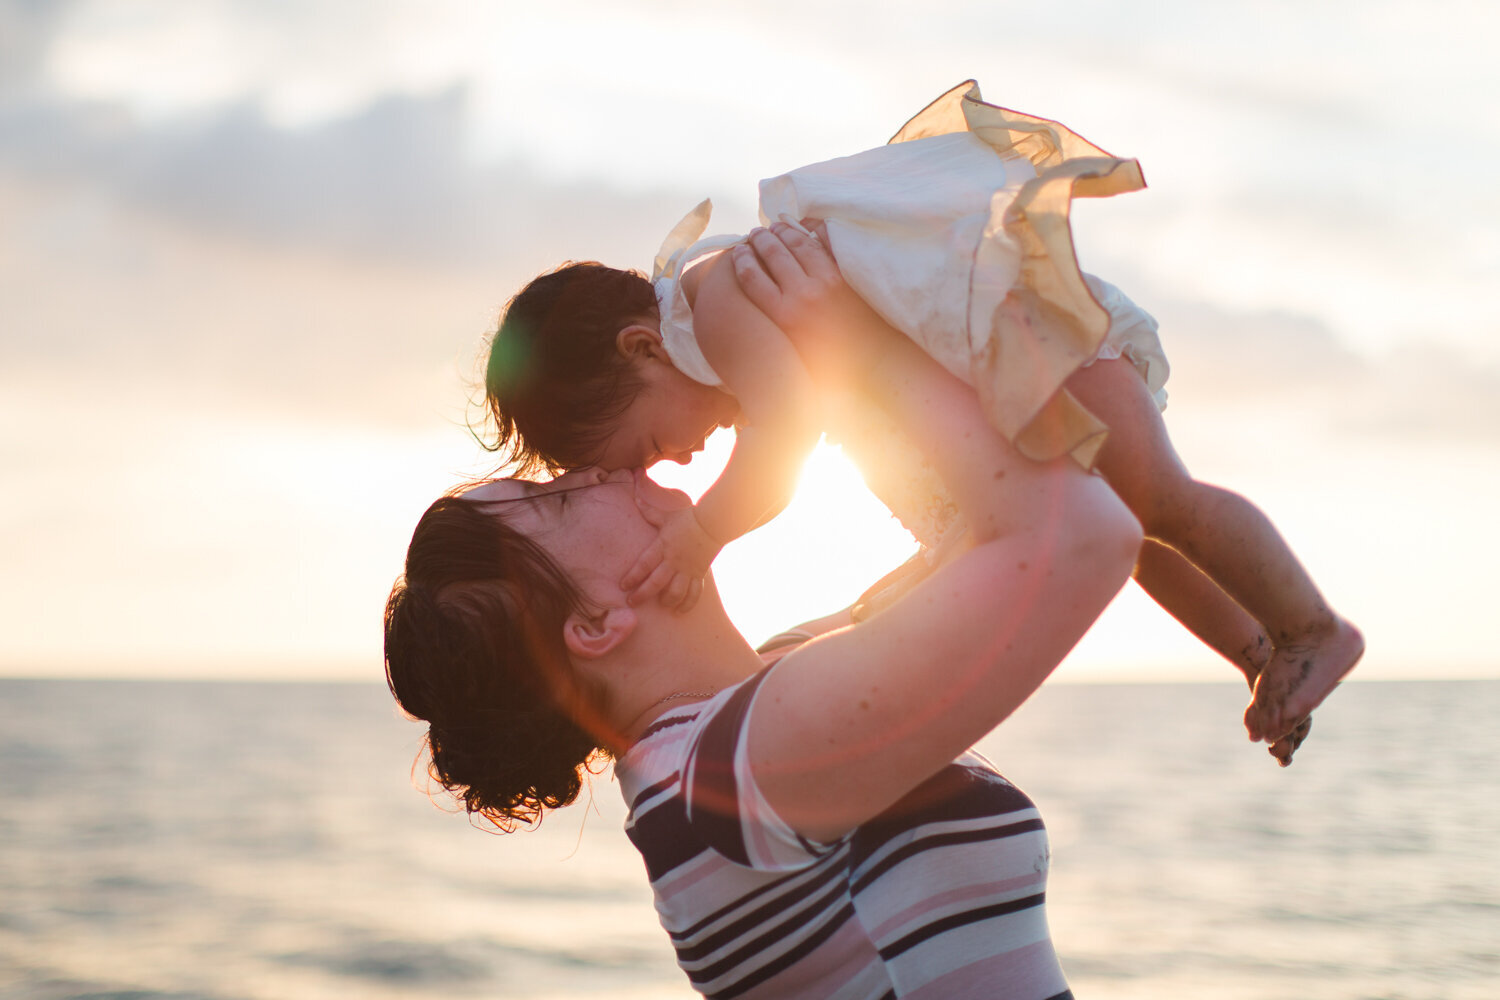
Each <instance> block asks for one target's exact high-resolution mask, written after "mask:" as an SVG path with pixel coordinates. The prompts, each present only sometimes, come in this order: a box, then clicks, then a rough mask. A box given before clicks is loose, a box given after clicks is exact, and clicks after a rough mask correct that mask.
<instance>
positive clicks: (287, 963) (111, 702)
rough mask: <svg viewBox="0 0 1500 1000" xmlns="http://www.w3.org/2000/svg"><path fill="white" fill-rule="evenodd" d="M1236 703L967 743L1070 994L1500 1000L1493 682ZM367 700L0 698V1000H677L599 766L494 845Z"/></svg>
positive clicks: (1140, 713) (1045, 726)
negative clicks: (1295, 716)
mask: <svg viewBox="0 0 1500 1000" xmlns="http://www.w3.org/2000/svg"><path fill="white" fill-rule="evenodd" d="M1243 701H1244V695H1243V693H1242V689H1237V688H1235V687H1232V686H1229V685H1227V684H1226V685H1223V686H1218V685H1143V686H1067V685H1060V686H1054V687H1052V688H1048V689H1046V690H1044V691H1042V692H1041V693H1040V694H1039V695H1038V696H1037V697H1036V698H1035V699H1033V701H1032V702H1031V703H1030V704H1028V705H1027V706H1026V707H1025V708H1024V709H1023V710H1022V711H1021V712H1020V713H1019V714H1018V715H1017V716H1016V717H1015V718H1013V719H1011V720H1010V721H1009V722H1007V723H1006V724H1005V725H1004V726H1002V727H1001V729H1000V730H999V732H998V733H997V734H995V735H994V736H992V737H991V738H990V739H988V740H986V741H985V743H983V744H981V748H982V749H983V750H984V751H985V752H987V753H988V754H989V755H990V756H991V757H992V759H994V760H995V761H996V762H997V763H998V764H999V765H1000V768H1001V770H1003V771H1004V772H1006V774H1007V775H1008V776H1009V777H1011V779H1012V780H1014V781H1015V782H1016V783H1017V784H1019V785H1021V787H1023V788H1025V789H1026V790H1027V791H1028V792H1029V793H1030V794H1031V796H1032V797H1033V798H1034V799H1036V801H1037V803H1038V805H1039V806H1040V807H1041V809H1042V812H1043V814H1044V816H1045V817H1046V820H1047V824H1048V827H1049V829H1050V831H1051V836H1052V851H1053V874H1052V881H1051V886H1050V888H1049V892H1048V897H1049V907H1050V913H1051V920H1052V928H1053V934H1054V937H1055V939H1056V941H1057V945H1058V950H1059V952H1060V953H1061V954H1062V957H1063V963H1064V966H1065V967H1066V969H1067V971H1068V975H1069V978H1070V980H1071V984H1072V986H1073V989H1074V992H1075V993H1076V994H1077V995H1078V996H1079V998H1080V1000H1089V998H1109V1000H1114V998H1132V1000H1134V998H1146V997H1150V998H1155V1000H1162V998H1193V1000H1266V998H1271V997H1277V998H1281V997H1295V998H1299V1000H1355V998H1369V1000H1374V998H1381V1000H1398V998H1399V1000H1418V998H1423V1000H1427V998H1431V1000H1493V998H1495V997H1500V725H1497V721H1496V720H1497V719H1500V682H1446V683H1359V682H1354V683H1350V684H1348V685H1345V686H1344V687H1343V688H1342V689H1341V690H1340V691H1339V692H1338V693H1337V694H1336V695H1335V697H1334V698H1333V700H1332V701H1331V702H1330V703H1329V704H1328V705H1326V706H1324V708H1323V709H1322V710H1320V711H1319V713H1318V715H1317V724H1316V726H1315V728H1314V730H1313V736H1312V739H1311V740H1310V741H1309V742H1308V744H1307V745H1306V746H1305V747H1304V748H1303V750H1302V752H1301V753H1300V755H1299V757H1298V760H1297V763H1296V764H1294V765H1293V766H1292V768H1291V769H1289V770H1286V771H1282V770H1280V769H1278V768H1277V767H1276V766H1275V765H1274V764H1273V763H1272V762H1271V760H1270V758H1269V757H1267V756H1265V754H1264V752H1263V751H1261V750H1259V749H1258V748H1256V747H1254V746H1252V745H1250V744H1249V743H1247V742H1245V741H1244V740H1243V738H1242V737H1241V735H1240V729H1239V725H1238V721H1237V720H1238V717H1239V711H1240V707H1241V704H1242V702H1243ZM420 732H421V730H420V729H419V728H418V727H417V726H415V725H413V724H411V723H408V722H405V721H403V720H401V719H399V718H398V717H397V716H396V714H395V710H394V707H393V705H392V704H391V702H390V699H389V697H388V696H387V695H386V693H385V692H384V690H383V689H381V688H377V687H374V686H369V687H366V686H356V685H292V684H244V685H232V684H209V683H157V682H102V681H23V680H0V997H3V998H6V1000H10V998H27V1000H31V998H36V1000H63V998H74V1000H83V998H88V1000H106V998H108V1000H188V998H205V1000H314V998H325V997H326V998H333V997H338V998H349V997H355V998H371V1000H383V998H391V1000H395V998H409V1000H418V998H429V997H430V998H439V997H441V998H444V1000H451V998H453V997H458V996H461V997H475V998H478V997H507V998H542V997H548V998H579V997H613V998H626V1000H629V998H646V997H651V998H679V1000H681V998H686V997H689V996H691V995H692V994H691V993H690V991H689V990H688V989H687V987H686V981H685V980H684V979H683V978H682V977H681V974H680V973H679V972H678V971H677V969H676V967H675V966H674V965H673V964H672V958H671V953H670V949H669V948H668V946H667V942H666V939H665V936H664V935H663V933H662V932H661V930H660V928H659V927H658V926H657V924H656V920H655V915H654V913H653V911H652V909H651V903H650V894H649V892H648V890H647V888H646V884H645V877H644V872H643V869H642V867H641V864H640V862H639V861H638V860H637V858H636V856H635V854H634V852H633V850H632V848H631V847H630V845H629V843H628V842H627V841H626V840H625V838H624V835H623V834H622V833H621V832H620V820H621V817H622V815H623V808H622V806H621V804H620V802H619V801H618V799H619V793H618V790H617V789H616V788H615V786H614V785H613V784H612V783H611V782H610V781H609V780H608V778H607V777H606V778H601V779H599V780H598V781H597V782H596V785H595V789H594V793H593V803H592V804H591V805H589V806H587V807H575V808H573V809H570V810H567V811H564V812H562V813H559V814H557V815H555V816H553V817H551V818H550V819H549V820H548V821H547V822H546V823H545V824H544V825H543V827H542V829H541V830H540V831H538V832H535V833H530V834H518V835H514V836H509V837H495V836H489V835H486V834H484V833H481V832H479V831H478V830H475V829H473V828H472V827H470V826H469V825H468V823H467V822H466V821H465V819H464V818H462V817H460V816H456V815H449V814H447V813H444V812H442V811H440V810H439V809H438V808H436V807H435V806H434V805H433V804H431V803H430V802H429V801H428V800H427V799H426V798H425V797H424V796H423V795H422V794H421V793H419V792H418V791H415V790H414V789H413V772H412V762H413V759H414V757H415V754H416V751H417V746H418V740H419V737H420Z"/></svg>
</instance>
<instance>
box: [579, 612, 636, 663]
mask: <svg viewBox="0 0 1500 1000" xmlns="http://www.w3.org/2000/svg"><path fill="white" fill-rule="evenodd" d="M635 623H636V616H635V611H634V610H633V609H631V608H610V609H609V610H607V611H605V612H604V614H602V615H599V616H598V617H596V618H587V617H584V616H583V615H580V614H579V613H578V612H576V611H575V612H573V613H572V614H570V615H568V618H567V621H565V622H563V645H565V646H566V647H567V649H568V652H569V653H571V654H573V655H574V656H576V657H578V658H579V659H580V660H597V659H598V658H599V657H601V656H603V655H604V654H606V653H608V652H609V651H610V650H612V649H614V648H615V647H616V646H618V645H620V643H622V642H624V641H625V640H626V639H628V638H629V637H630V635H631V633H633V632H634V631H635Z"/></svg>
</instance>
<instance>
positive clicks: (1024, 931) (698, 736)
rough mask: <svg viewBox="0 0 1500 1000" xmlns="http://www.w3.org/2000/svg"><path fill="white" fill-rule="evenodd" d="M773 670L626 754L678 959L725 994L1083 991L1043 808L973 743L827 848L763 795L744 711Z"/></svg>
mask: <svg viewBox="0 0 1500 1000" xmlns="http://www.w3.org/2000/svg"><path fill="white" fill-rule="evenodd" d="M764 677H765V671H762V672H761V673H759V674H756V675H755V676H754V677H752V678H750V679H749V680H746V681H744V682H743V683H741V684H738V685H735V686H734V687H731V688H728V689H727V690H725V691H723V692H720V693H719V694H718V695H716V696H715V697H714V698H713V699H712V700H711V701H707V702H702V703H699V704H697V705H693V706H690V707H687V708H684V709H680V710H677V711H673V712H668V713H667V714H666V715H664V716H663V717H662V718H660V719H658V720H657V721H656V722H655V723H654V724H653V725H652V726H651V727H650V729H648V730H647V731H646V733H645V734H644V735H643V736H642V737H641V739H640V740H639V741H638V742H637V743H636V744H635V745H634V746H633V747H632V748H631V749H630V750H629V751H628V752H627V753H626V754H625V755H624V756H623V757H622V758H621V759H620V760H619V761H618V762H617V763H616V774H617V776H618V778H619V781H620V786H621V789H622V791H623V792H624V794H625V798H626V802H627V803H628V805H629V813H628V815H627V817H626V821H625V828H626V832H627V834H628V835H629V837H630V839H631V841H632V842H633V843H634V844H635V846H636V848H637V849H638V850H639V851H640V852H641V856H642V857H643V859H644V860H645V863H646V870H647V874H648V876H649V878H650V880H651V888H652V890H653V893H654V895H655V897H656V909H657V912H658V914H659V915H660V917H661V922H662V926H663V927H664V928H665V929H666V931H667V934H668V936H669V937H670V938H671V941H672V946H673V947H674V948H675V949H676V952H677V962H678V965H680V966H681V968H682V970H683V971H684V972H685V973H687V977H688V979H689V980H690V981H691V983H692V985H693V987H694V988H695V989H696V990H698V992H699V993H701V994H703V995H704V996H707V997H713V998H720V1000H731V998H740V1000H763V998H776V1000H797V998H808V1000H814V998H816V1000H895V998H921V1000H939V998H942V1000H964V998H981V997H982V998H1004V1000H1070V998H1071V997H1072V994H1071V993H1070V992H1069V991H1068V988H1067V984H1066V982H1065V980H1064V978H1063V973H1062V968H1061V966H1060V965H1059V964H1058V960H1057V955H1056V953H1055V952H1054V950H1053V947H1052V940H1051V937H1050V935H1049V933H1048V930H1047V919H1046V912H1045V908H1044V906H1043V899H1044V890H1045V887H1046V879H1047V865H1048V849H1047V837H1046V832H1045V830H1044V829H1043V826H1042V820H1041V816H1040V814H1039V813H1038V812H1037V809H1036V806H1035V805H1033V804H1032V802H1031V800H1030V799H1028V798H1027V797H1026V795H1025V794H1024V793H1022V792H1021V791H1020V789H1018V788H1016V787H1015V786H1014V785H1012V784H1010V783H1009V782H1008V781H1006V780H1005V779H1004V778H1003V777H1001V775H1000V774H999V772H997V771H996V770H995V768H994V766H993V765H991V764H990V763H989V762H988V761H986V760H985V759H984V758H983V757H981V756H979V755H978V754H976V753H973V752H972V751H971V752H969V753H966V754H964V755H963V756H961V757H960V758H959V759H958V760H955V761H954V762H952V763H951V764H949V765H947V766H946V767H944V768H943V769H942V770H940V771H939V772H938V773H937V774H934V775H933V776H932V777H931V778H929V779H928V780H927V781H926V782H924V783H923V784H922V785H920V786H918V787H917V788H916V789H914V790H912V791H911V792H910V793H908V794H907V795H906V796H905V797H904V798H903V799H902V800H901V801H900V802H898V803H896V804H895V805H893V806H892V807H891V808H889V809H887V810H886V811H885V812H883V813H882V814H880V815H879V816H876V817H875V818H874V819H871V820H870V821H868V822H866V823H865V824H864V825H862V826H860V827H859V828H858V829H856V830H854V831H852V832H851V833H849V834H846V835H845V836H844V837H842V838H840V839H839V840H838V841H836V842H834V843H830V844H821V843H815V842H812V841H809V840H807V839H805V838H803V837H800V836H799V835H798V834H797V833H796V832H795V831H794V830H792V829H791V828H790V827H788V826H787V825H786V824H785V823H784V822H783V821H782V820H781V819H780V817H778V816H777V815H776V814H775V813H774V812H773V811H772V810H771V809H770V808H769V806H768V805H767V804H766V803H765V801H764V799H763V798H762V797H761V795H760V792H759V789H758V788H757V787H756V785H755V783H754V780H753V776H752V774H751V773H750V769H749V766H748V758H747V756H746V749H745V743H746V740H745V732H746V728H747V727H746V721H747V719H748V718H749V715H750V712H751V711H753V709H754V703H755V693H756V691H757V689H758V688H759V685H760V682H761V680H762V679H763V678H764Z"/></svg>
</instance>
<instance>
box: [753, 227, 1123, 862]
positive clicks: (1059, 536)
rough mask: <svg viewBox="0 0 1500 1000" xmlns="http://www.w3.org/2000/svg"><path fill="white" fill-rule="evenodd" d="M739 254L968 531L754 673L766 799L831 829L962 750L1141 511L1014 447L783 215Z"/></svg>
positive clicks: (1031, 686) (808, 830)
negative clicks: (923, 567)
mask: <svg viewBox="0 0 1500 1000" xmlns="http://www.w3.org/2000/svg"><path fill="white" fill-rule="evenodd" d="M753 245H754V247H755V253H749V252H748V251H740V252H738V253H737V254H736V256H735V268H736V274H737V276H738V278H739V280H740V283H741V286H742V287H743V288H744V290H745V293H746V295H747V296H748V297H749V298H750V299H751V301H753V302H754V303H755V304H756V305H757V307H758V308H760V309H761V310H762V311H763V312H764V313H765V314H766V315H767V316H768V317H769V318H770V319H771V320H772V321H773V322H775V323H776V324H777V325H778V326H780V327H781V328H782V329H783V330H784V331H785V332H786V333H787V335H788V336H789V337H790V338H791V339H792V341H793V343H794V344H796V346H797V348H798V350H799V352H801V353H802V355H803V358H804V360H805V361H806V363H807V366H808V368H809V370H810V371H811V372H812V374H813V377H814V378H815V379H819V380H822V381H826V382H827V383H837V384H838V385H839V388H841V389H844V388H852V389H854V390H855V391H862V392H865V393H868V394H870V395H871V396H872V397H873V398H874V399H877V400H879V401H881V403H882V405H884V406H886V407H887V408H888V409H889V410H890V412H891V413H892V414H893V415H894V416H895V417H896V418H897V419H898V420H899V421H900V422H901V423H902V424H903V425H904V426H905V428H906V429H907V430H908V431H909V432H910V434H911V436H912V439H913V440H914V441H915V442H917V444H918V445H919V446H920V447H921V448H923V450H924V451H925V452H926V453H927V454H928V455H929V456H930V457H931V459H932V461H933V463H934V465H935V467H936V468H937V470H938V473H939V475H941V476H942V477H943V479H944V480H945V482H946V483H947V485H948V487H949V489H950V491H951V493H952V495H953V497H954V499H955V501H956V503H957V504H958V507H959V509H960V511H961V512H962V513H963V514H964V516H965V517H966V519H967V520H968V522H969V524H970V526H971V530H972V532H973V538H974V542H975V545H974V548H973V549H972V550H970V551H969V552H968V553H966V554H964V555H963V556H960V557H959V558H957V559H955V560H954V561H953V562H952V563H950V564H949V565H948V566H946V567H944V568H943V569H941V570H939V571H938V572H936V573H934V574H933V575H932V576H931V577H929V578H928V579H927V580H924V581H923V582H922V583H921V584H919V585H918V586H917V587H915V588H914V589H913V590H912V591H911V593H909V594H908V595H907V596H906V597H904V598H903V599H902V600H900V601H898V602H897V603H896V604H895V605H893V606H892V607H891V608H889V609H887V610H886V611H884V612H881V613H880V614H878V615H876V616H875V617H874V618H872V619H871V620H870V621H868V622H866V623H864V624H862V625H859V626H856V627H854V628H850V629H845V630H843V631H840V632H836V633H833V634H831V635H828V636H826V637H823V638H821V639H818V640H815V641H813V642H810V643H808V644H807V645H806V646H805V647H803V648H802V649H800V650H798V651H797V652H795V653H793V654H791V655H789V656H788V657H787V658H786V659H785V660H783V661H782V662H781V663H780V664H778V665H777V666H776V667H775V668H774V669H773V670H772V671H771V673H770V675H769V676H768V677H767V678H766V680H765V682H764V683H763V685H762V687H761V689H760V691H759V693H758V696H757V701H756V707H755V709H754V711H753V713H752V715H751V718H750V722H749V730H748V740H749V742H748V751H749V755H750V764H751V767H752V769H753V772H754V774H755V777H756V780H757V783H758V784H759V786H760V789H761V792H762V794H764V796H765V798H766V801H767V803H768V804H769V805H770V806H771V808H772V809H774V810H775V811H776V812H777V813H778V814H779V815H780V816H781V817H782V818H783V819H784V820H786V822H787V823H788V824H790V825H791V827H792V828H793V829H795V830H796V831H797V832H799V833H801V834H802V835H804V836H807V837H810V838H812V839H815V840H825V841H826V840H832V839H835V838H837V837H838V836H840V835H842V834H843V833H845V832H847V831H849V830H851V829H853V828H854V827H855V826H857V825H858V824H860V823H861V822H863V821H865V820H867V819H870V818H872V817H873V816H875V815H876V814H878V813H879V812H881V811H882V810H884V809H885V808H886V807H887V806H889V805H891V804H892V803H894V802H895V801H896V800H897V799H899V798H900V797H901V796H902V795H904V794H905V793H906V792H908V791H909V790H911V789H912V788H914V787H915V786H916V785H918V784H919V783H921V782H922V781H923V780H924V779H926V778H927V777H929V776H930V775H932V774H934V773H935V772H936V771H937V770H939V769H940V768H941V767H943V766H944V765H945V764H947V763H948V762H949V761H951V760H952V759H953V758H955V757H956V756H957V755H958V754H960V753H962V752H963V751H964V750H965V749H967V748H968V747H969V746H971V745H972V744H973V743H974V742H975V741H976V740H978V739H979V738H980V737H982V736H983V735H984V734H985V733H987V732H989V731H990V730H991V729H993V728H994V727H995V726H996V725H997V724H998V723H999V722H1000V721H1001V720H1003V719H1004V718H1005V717H1006V716H1007V715H1009V714H1010V713H1011V712H1012V711H1014V710H1015V709H1016V708H1017V707H1018V706H1019V705H1020V704H1021V703H1022V702H1023V701H1025V700H1026V699H1027V698H1028V697H1029V696H1030V695H1031V693H1032V692H1033V691H1035V690H1036V688H1037V687H1038V686H1039V685H1040V684H1041V683H1042V681H1043V680H1045V679H1046V677H1047V675H1048V674H1049V673H1051V671H1052V670H1053V669H1054V668H1055V667H1056V666H1057V664H1058V663H1059V662H1060V661H1061V660H1062V658H1063V657H1064V656H1065V655H1066V654H1067V653H1068V651H1069V650H1070V649H1071V648H1072V647H1073V645H1074V644H1075V643H1076V642H1077V641H1078V639H1079V638H1080V637H1081V636H1082V635H1083V633H1084V632H1085V631H1086V630H1087V629H1088V627H1089V626H1090V625H1091V624H1092V623H1093V621H1094V619H1095V618H1096V617H1097V616H1098V615H1099V613H1100V612H1101V611H1102V610H1103V609H1104V607H1105V605H1107V604H1108V603H1109V601H1110V600H1111V599H1112V598H1113V596H1114V595H1115V593H1116V592H1117V591H1118V590H1119V589H1120V587H1121V586H1123V585H1124V583H1125V581H1126V580H1127V579H1128V578H1129V575H1130V570H1131V567H1132V565H1133V564H1134V561H1135V555H1136V551H1137V549H1138V547H1139V545H1140V541H1141V533H1140V526H1139V525H1138V524H1137V523H1136V521H1135V519H1134V518H1133V517H1132V516H1131V515H1130V513H1129V512H1128V511H1127V510H1126V509H1125V507H1124V506H1123V504H1121V503H1120V501H1119V500H1118V499H1117V498H1116V497H1115V495H1114V494H1113V493H1112V492H1111V491H1110V489H1109V487H1108V486H1107V485H1106V484H1105V483H1104V482H1103V481H1102V480H1101V479H1099V478H1098V477H1096V476H1092V475H1089V474H1088V473H1086V472H1084V471H1083V470H1082V469H1080V468H1079V467H1078V466H1077V465H1076V464H1074V463H1073V462H1072V461H1071V460H1068V459H1061V460H1058V461H1056V462H1052V463H1049V464H1046V465H1040V464H1036V463H1033V462H1030V461H1028V460H1026V459H1024V458H1022V457H1021V456H1020V455H1019V454H1018V453H1017V452H1016V451H1015V450H1014V449H1013V448H1012V447H1011V445H1010V444H1009V442H1007V441H1006V440H1005V439H1004V438H1002V437H1001V436H1000V435H999V434H998V433H997V432H995V430H994V429H993V428H992V427H991V426H990V425H989V423H988V422H987V421H986V419H985V417H984V415H983V413H982V412H981V410H980V406H979V402H978V399H977V397H976V395H975V393H974V391H973V390H972V389H971V388H970V387H969V386H967V385H965V384H964V383H962V382H961V381H959V380H958V379H956V378H954V377H953V376H952V375H951V374H949V373H948V372H947V371H945V370H944V369H943V368H942V367H941V366H940V365H938V364H937V363H936V362H934V361H933V360H932V359H931V358H929V357H928V356H927V355H926V354H925V353H923V352H922V351H921V350H920V349H919V348H917V347H916V345H914V344H913V343H912V342H911V341H910V340H909V339H908V338H906V337H904V336H901V335H900V334H899V333H897V332H896V331H894V330H892V329H891V328H890V327H889V326H888V325H886V324H885V323H884V321H882V320H881V319H880V318H879V317H878V316H877V315H876V314H875V313H874V312H873V311H871V310H870V309H869V308H868V307H867V306H865V305H864V303H863V302H862V301H860V300H859V299H858V297H857V296H854V295H853V293H852V292H849V291H848V290H847V289H846V288H844V286H843V285H842V281H841V280H840V279H838V277H837V269H836V267H835V268H833V273H832V274H831V275H830V274H829V270H828V269H829V268H830V267H831V266H832V259H831V257H829V256H828V254H827V251H826V250H824V249H823V248H822V247H821V245H819V244H818V243H817V242H816V241H813V240H810V239H809V238H807V237H805V236H803V235H802V234H800V233H798V232H796V231H795V230H792V229H790V228H783V227H777V229H776V231H775V233H774V234H773V233H768V232H760V233H757V234H756V235H755V237H754V244H753Z"/></svg>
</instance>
